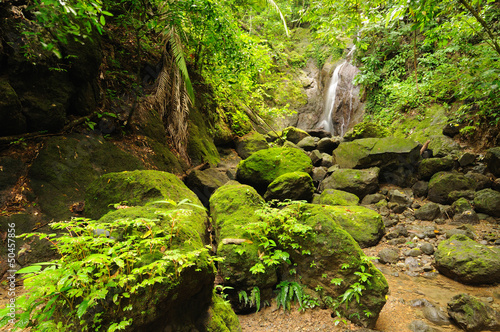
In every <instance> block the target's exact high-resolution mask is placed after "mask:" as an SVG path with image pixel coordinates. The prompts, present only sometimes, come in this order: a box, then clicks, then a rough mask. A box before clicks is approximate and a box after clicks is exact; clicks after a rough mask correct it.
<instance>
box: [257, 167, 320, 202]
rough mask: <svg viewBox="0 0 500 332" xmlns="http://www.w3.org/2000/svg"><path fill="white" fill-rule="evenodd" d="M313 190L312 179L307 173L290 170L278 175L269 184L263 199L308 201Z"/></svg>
mask: <svg viewBox="0 0 500 332" xmlns="http://www.w3.org/2000/svg"><path fill="white" fill-rule="evenodd" d="M314 191H315V188H314V184H313V180H312V178H311V176H310V175H309V174H308V173H305V172H290V173H286V174H283V175H280V176H278V177H277V178H276V179H275V180H274V181H273V182H271V184H269V186H268V187H267V191H266V193H265V194H264V199H265V200H266V201H270V200H273V199H277V200H280V201H284V200H286V199H291V200H305V201H308V202H310V201H311V200H312V197H313V194H314Z"/></svg>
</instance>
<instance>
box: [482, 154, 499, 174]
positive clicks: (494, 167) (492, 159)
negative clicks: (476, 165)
mask: <svg viewBox="0 0 500 332" xmlns="http://www.w3.org/2000/svg"><path fill="white" fill-rule="evenodd" d="M484 160H485V162H486V164H487V165H488V169H489V171H490V172H491V173H493V175H495V176H496V177H500V146H497V147H495V148H491V149H489V150H488V151H486V155H485V156H484Z"/></svg>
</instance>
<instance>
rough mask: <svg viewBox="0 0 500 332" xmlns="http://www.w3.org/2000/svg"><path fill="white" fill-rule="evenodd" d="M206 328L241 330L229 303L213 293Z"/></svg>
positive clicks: (227, 331)
mask: <svg viewBox="0 0 500 332" xmlns="http://www.w3.org/2000/svg"><path fill="white" fill-rule="evenodd" d="M206 329H207V332H239V331H241V326H240V322H239V320H238V316H236V314H235V313H234V311H233V309H232V308H231V304H229V302H226V301H224V300H223V299H222V298H220V297H219V296H217V295H215V294H214V295H213V296H212V306H211V307H210V311H209V320H208V323H207V324H206Z"/></svg>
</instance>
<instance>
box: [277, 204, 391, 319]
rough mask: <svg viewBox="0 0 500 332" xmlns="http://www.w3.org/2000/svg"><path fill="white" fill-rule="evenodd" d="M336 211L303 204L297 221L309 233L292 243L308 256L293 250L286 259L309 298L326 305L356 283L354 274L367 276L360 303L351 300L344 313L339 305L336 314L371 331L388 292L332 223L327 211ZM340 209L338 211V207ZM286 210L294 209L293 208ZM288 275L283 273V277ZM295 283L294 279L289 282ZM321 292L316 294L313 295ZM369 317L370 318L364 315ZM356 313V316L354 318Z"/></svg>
mask: <svg viewBox="0 0 500 332" xmlns="http://www.w3.org/2000/svg"><path fill="white" fill-rule="evenodd" d="M334 208H336V207H326V206H321V205H316V204H304V205H302V206H301V207H300V214H299V216H298V220H299V221H300V222H301V223H302V224H304V225H307V226H309V227H311V229H312V232H311V233H310V234H309V236H307V237H300V238H297V239H295V241H297V243H299V245H300V246H301V249H302V251H304V250H306V251H309V252H310V254H308V255H307V254H306V255H302V254H301V253H300V252H299V251H297V250H292V251H290V258H291V260H292V262H293V263H294V264H293V266H290V267H289V268H290V269H292V268H293V269H294V271H296V273H297V277H298V278H299V280H300V283H301V284H303V285H305V286H306V287H307V288H308V289H309V291H310V292H311V294H315V296H317V297H318V298H320V299H321V300H323V301H326V300H327V298H328V297H329V298H333V299H336V298H338V297H339V296H341V295H342V294H344V292H345V291H346V290H348V289H349V287H350V286H351V285H353V284H354V283H356V282H359V277H358V275H356V274H354V272H357V271H361V269H362V268H361V265H363V266H365V272H367V273H369V274H371V275H372V276H371V277H370V284H366V283H365V284H364V286H365V287H366V289H365V290H363V295H362V296H360V302H359V303H356V301H355V300H351V301H350V302H349V305H348V309H346V306H345V305H341V306H340V307H339V310H341V311H342V312H344V314H345V315H346V316H349V317H353V318H352V321H354V322H355V323H357V324H360V325H364V326H366V327H374V325H375V322H376V321H377V318H378V316H379V313H380V311H381V310H382V307H383V306H384V304H385V302H386V298H385V295H386V294H387V292H388V285H387V281H386V280H385V278H384V276H383V275H382V273H381V272H380V271H379V270H378V269H376V268H375V266H374V265H373V264H372V263H371V262H369V261H367V260H366V259H364V258H363V257H365V256H364V254H363V252H362V251H361V249H360V247H359V245H358V244H357V243H356V241H354V239H353V238H352V236H351V235H349V233H348V232H347V231H346V230H344V229H343V228H342V227H340V226H339V224H338V223H337V222H336V221H335V220H334V218H333V214H332V213H330V212H329V211H330V210H332V209H334ZM340 208H341V207H340ZM287 209H296V207H295V206H290V207H287ZM287 274H289V273H284V274H283V275H287ZM293 278H296V277H293ZM335 278H340V279H342V282H341V283H340V284H339V285H335V283H332V280H334V279H335ZM293 280H295V279H293ZM315 289H316V290H318V289H321V290H320V291H319V292H317V291H315ZM364 310H367V311H368V312H370V313H371V315H370V317H367V316H366V315H365V311H364ZM356 313H357V314H356Z"/></svg>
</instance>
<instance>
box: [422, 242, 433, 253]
mask: <svg viewBox="0 0 500 332" xmlns="http://www.w3.org/2000/svg"><path fill="white" fill-rule="evenodd" d="M420 250H422V252H423V253H424V254H426V255H432V254H433V253H434V246H433V245H432V244H430V243H428V242H425V243H422V244H421V245H420Z"/></svg>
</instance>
